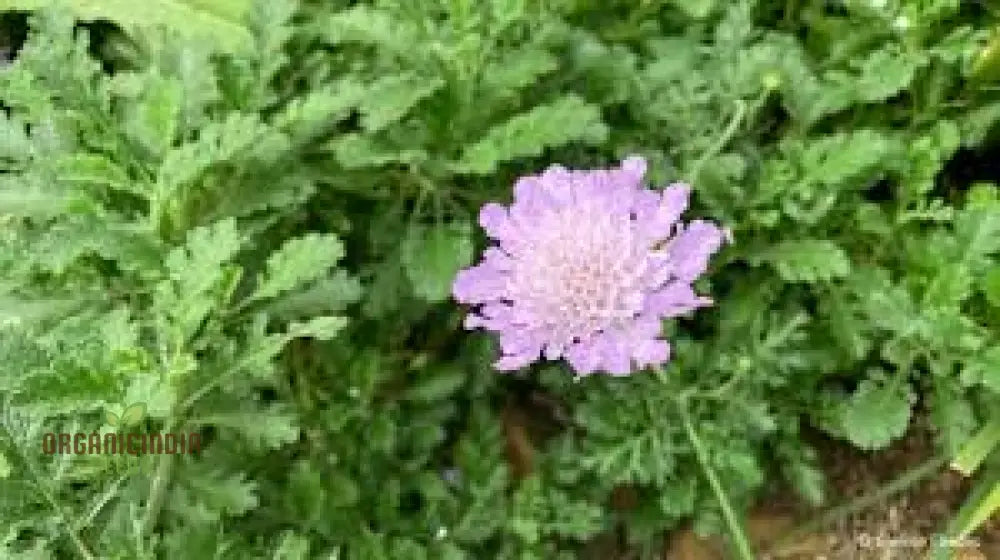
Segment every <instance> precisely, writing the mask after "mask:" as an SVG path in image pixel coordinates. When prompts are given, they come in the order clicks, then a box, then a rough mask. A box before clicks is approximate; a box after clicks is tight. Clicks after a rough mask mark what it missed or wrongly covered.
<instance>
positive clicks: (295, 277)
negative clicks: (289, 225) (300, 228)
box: [250, 233, 344, 301]
mask: <svg viewBox="0 0 1000 560" xmlns="http://www.w3.org/2000/svg"><path fill="white" fill-rule="evenodd" d="M343 256H344V245H343V243H341V241H340V239H338V238H337V236H335V235H331V234H318V233H310V234H307V235H304V236H302V237H299V238H297V239H292V240H290V241H287V242H285V244H284V245H283V246H282V247H281V249H279V250H278V251H276V252H274V253H273V254H272V255H271V256H270V257H268V259H267V271H266V272H264V273H263V274H262V275H261V276H260V277H259V280H258V282H257V290H256V291H255V292H254V293H253V295H252V296H251V297H250V299H251V300H254V301H257V300H263V299H269V298H273V297H275V296H278V295H280V294H283V293H285V292H288V291H290V290H294V289H296V288H300V287H303V286H305V285H307V284H309V283H310V282H313V281H316V280H318V279H319V278H322V277H324V276H325V275H326V274H327V272H328V271H329V270H330V268H332V267H333V266H334V265H336V264H337V262H339V261H340V259H341V258H343Z"/></svg>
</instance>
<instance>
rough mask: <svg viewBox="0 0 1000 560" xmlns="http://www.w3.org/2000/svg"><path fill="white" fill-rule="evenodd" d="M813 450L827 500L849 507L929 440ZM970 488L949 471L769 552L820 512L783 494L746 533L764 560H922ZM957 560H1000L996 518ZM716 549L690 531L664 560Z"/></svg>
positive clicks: (965, 544)
mask: <svg viewBox="0 0 1000 560" xmlns="http://www.w3.org/2000/svg"><path fill="white" fill-rule="evenodd" d="M818 448H819V450H820V452H821V455H822V457H823V461H824V464H825V465H826V468H827V473H828V476H829V477H830V484H831V492H830V495H831V496H835V497H836V498H837V499H838V500H841V501H846V500H850V499H852V498H856V497H861V496H865V495H871V494H872V493H873V492H875V491H876V490H878V489H879V488H880V487H882V486H883V485H885V484H886V483H887V482H889V481H891V480H893V479H894V478H896V477H898V476H899V475H900V474H901V473H903V472H905V471H907V470H909V469H911V468H914V467H916V466H918V465H920V464H921V463H923V462H924V461H925V460H926V459H928V458H929V457H930V456H931V454H932V449H933V441H932V436H931V435H930V434H929V432H928V431H927V430H925V429H923V428H921V427H920V426H915V427H914V428H913V429H912V430H911V431H910V433H909V434H908V435H907V436H906V437H905V438H903V439H902V440H900V441H898V442H897V443H896V444H895V445H893V446H892V447H890V448H889V449H887V450H884V451H881V452H874V453H865V452H862V451H858V450H857V449H854V448H852V447H851V446H849V445H846V444H843V443H839V442H836V441H832V440H827V441H822V442H819V445H818ZM969 486H970V483H969V481H968V480H966V479H965V478H964V477H962V476H961V475H960V474H958V473H957V472H954V471H951V470H949V469H948V467H947V465H945V466H944V467H942V468H941V469H940V472H938V473H937V474H935V475H932V476H929V477H927V478H926V479H924V480H923V482H919V483H916V484H914V485H913V486H911V487H910V488H909V489H908V490H907V491H904V492H903V493H901V494H899V495H896V496H894V497H891V498H888V499H886V500H883V501H881V502H879V503H876V504H875V505H873V506H871V507H869V508H866V509H864V510H862V511H860V512H857V513H854V514H851V515H848V516H846V517H843V518H841V519H838V520H836V521H833V522H831V523H830V524H829V525H828V526H826V527H822V528H818V529H816V530H815V531H813V532H811V533H809V534H807V535H805V536H803V537H801V538H798V539H795V541H794V542H793V543H792V544H790V545H786V546H783V547H774V546H772V545H771V543H773V542H774V541H776V540H777V539H779V538H780V537H781V536H783V535H785V534H787V531H789V530H790V529H791V528H792V527H796V526H798V525H800V524H802V523H803V522H805V521H807V520H809V519H813V518H815V517H816V516H817V514H818V512H816V511H814V510H812V511H811V510H809V509H808V508H805V507H803V506H802V505H801V504H798V503H795V502H791V501H789V499H788V498H787V497H786V496H788V494H783V495H782V496H780V497H774V498H770V499H765V500H764V501H763V502H762V504H761V505H760V506H759V507H758V508H757V509H756V510H755V511H754V512H753V513H752V514H751V516H750V519H749V520H748V527H747V531H748V532H749V533H750V535H751V539H752V540H753V541H754V543H755V545H756V547H757V550H758V551H760V552H759V554H760V558H761V559H762V560H921V559H924V558H926V557H927V552H928V545H929V544H930V540H931V539H932V538H934V535H935V533H936V532H937V531H940V529H941V528H942V527H944V526H945V524H946V523H947V522H948V520H949V519H950V518H951V516H952V515H953V514H954V512H956V511H957V510H958V508H959V507H960V505H961V504H962V502H963V500H964V499H965V497H966V495H967V493H968V491H969ZM954 545H955V546H954V548H953V550H954V551H955V559H956V560H1000V517H994V519H993V520H992V521H991V522H990V523H988V524H987V526H986V527H984V528H983V529H982V530H980V531H979V532H977V533H976V534H974V535H972V536H970V537H969V538H967V539H966V540H964V541H962V542H956V543H954ZM721 550H722V547H721V545H720V543H718V542H712V541H705V540H702V539H699V538H698V537H696V536H695V535H694V533H692V532H691V531H690V530H683V531H678V532H675V533H674V534H672V535H671V536H670V538H669V544H668V546H667V550H666V551H665V553H664V558H665V559H666V560H717V559H718V560H722V559H723V558H725V556H724V555H723V554H722V552H721Z"/></svg>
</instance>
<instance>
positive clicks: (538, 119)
mask: <svg viewBox="0 0 1000 560" xmlns="http://www.w3.org/2000/svg"><path fill="white" fill-rule="evenodd" d="M608 132H609V129H608V127H607V125H605V124H604V122H603V121H602V120H601V112H600V110H599V108H598V107H596V106H594V105H591V104H589V103H587V102H586V101H584V100H583V99H582V98H580V97H578V96H576V95H567V96H566V97H563V98H560V99H559V100H557V101H554V102H552V103H549V104H546V105H539V106H537V107H535V108H534V109H532V110H530V111H528V112H527V113H522V114H520V115H517V116H515V117H513V118H511V119H510V120H508V121H507V122H505V123H503V124H500V125H497V126H495V127H493V128H491V129H490V130H488V131H487V132H486V134H485V135H484V136H483V138H481V139H480V140H479V141H478V142H476V143H475V144H473V145H472V146H469V147H468V148H466V149H465V151H464V152H463V154H462V158H461V160H460V161H458V162H457V163H455V164H454V166H453V167H454V168H455V170H456V171H458V172H460V173H473V174H480V175H481V174H487V173H491V172H493V171H494V170H496V168H497V166H498V165H499V164H500V163H503V162H506V161H510V160H513V159H517V158H520V157H531V156H538V155H541V153H542V151H543V150H545V149H546V148H552V147H560V146H565V145H567V144H570V143H573V142H583V143H586V144H598V143H601V142H603V141H605V139H606V138H607V135H608Z"/></svg>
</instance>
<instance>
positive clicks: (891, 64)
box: [831, 49, 921, 103]
mask: <svg viewBox="0 0 1000 560" xmlns="http://www.w3.org/2000/svg"><path fill="white" fill-rule="evenodd" d="M920 63H921V59H920V58H918V57H915V56H913V55H911V54H909V53H904V52H899V51H897V50H890V49H878V50H876V51H873V52H872V53H871V55H869V56H868V58H866V59H864V60H863V61H861V62H860V63H859V64H858V65H857V66H858V67H857V70H858V74H857V76H850V77H846V76H839V75H838V76H831V78H832V79H834V80H835V81H844V82H846V83H849V84H851V87H852V88H853V90H854V94H855V95H856V96H857V98H858V99H859V100H861V101H863V102H866V103H873V102H876V101H884V100H886V99H888V98H890V97H892V96H894V95H896V94H897V93H899V92H900V91H902V90H903V89H904V88H906V87H907V86H909V84H910V82H912V81H913V76H914V74H915V73H916V71H917V68H918V67H919V65H920ZM838 79H839V80H838Z"/></svg>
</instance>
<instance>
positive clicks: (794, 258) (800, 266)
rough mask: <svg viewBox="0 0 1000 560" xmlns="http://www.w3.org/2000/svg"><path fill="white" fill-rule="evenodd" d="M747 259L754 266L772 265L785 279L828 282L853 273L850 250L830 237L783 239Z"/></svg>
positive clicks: (787, 280)
mask: <svg viewBox="0 0 1000 560" xmlns="http://www.w3.org/2000/svg"><path fill="white" fill-rule="evenodd" d="M748 260H749V262H750V263H751V264H753V265H761V264H769V265H771V266H772V267H774V269H775V270H776V271H777V272H778V275H779V276H781V278H782V279H783V280H785V281H786V282H805V283H816V282H828V281H831V280H834V279H836V278H843V277H845V276H847V275H848V274H850V272H851V261H850V259H849V258H848V256H847V253H845V252H844V250H843V249H841V248H840V247H838V246H837V244H836V243H834V242H833V241H830V240H827V239H803V240H793V241H783V242H781V243H778V244H777V245H775V246H773V247H770V248H768V249H766V250H764V251H762V252H759V253H755V254H752V255H750V256H749V257H748Z"/></svg>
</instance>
